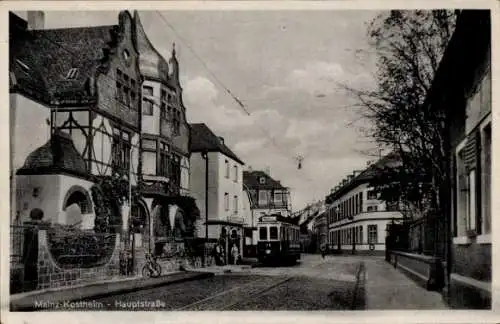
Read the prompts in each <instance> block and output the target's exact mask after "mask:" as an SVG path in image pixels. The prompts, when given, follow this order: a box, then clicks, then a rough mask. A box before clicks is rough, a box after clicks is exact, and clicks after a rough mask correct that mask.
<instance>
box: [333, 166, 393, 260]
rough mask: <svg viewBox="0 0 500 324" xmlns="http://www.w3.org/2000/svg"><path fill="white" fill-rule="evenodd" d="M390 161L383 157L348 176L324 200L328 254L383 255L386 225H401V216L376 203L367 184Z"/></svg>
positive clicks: (374, 195) (390, 206)
mask: <svg viewBox="0 0 500 324" xmlns="http://www.w3.org/2000/svg"><path fill="white" fill-rule="evenodd" d="M389 159H392V157H391V156H386V157H384V158H382V159H381V160H379V161H378V162H376V163H375V164H374V165H372V166H370V167H369V168H367V169H366V170H364V171H362V172H355V173H353V174H352V175H350V176H348V177H347V178H346V179H344V180H343V181H342V182H341V184H339V185H338V186H337V187H336V188H335V189H334V190H333V191H332V192H331V193H330V195H329V196H328V197H327V201H328V203H329V204H328V207H327V209H326V211H325V215H326V220H327V224H328V245H329V249H330V250H331V251H334V250H336V251H345V252H347V251H349V252H352V253H358V254H383V253H384V251H385V238H386V228H387V225H389V224H391V223H393V222H396V221H400V220H401V219H402V218H403V214H402V213H401V212H400V211H399V210H398V206H392V205H388V204H387V203H385V202H383V201H381V200H379V199H378V197H377V194H376V193H375V191H374V190H373V188H371V187H370V185H369V183H370V180H371V179H372V177H373V175H374V172H376V169H377V168H378V167H379V166H380V165H381V164H384V163H387V161H388V160H389Z"/></svg>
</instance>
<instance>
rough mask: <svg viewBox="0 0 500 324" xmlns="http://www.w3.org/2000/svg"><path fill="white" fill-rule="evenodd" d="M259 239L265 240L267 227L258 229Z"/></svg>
mask: <svg viewBox="0 0 500 324" xmlns="http://www.w3.org/2000/svg"><path fill="white" fill-rule="evenodd" d="M259 239H260V240H261V241H267V227H261V228H260V230H259Z"/></svg>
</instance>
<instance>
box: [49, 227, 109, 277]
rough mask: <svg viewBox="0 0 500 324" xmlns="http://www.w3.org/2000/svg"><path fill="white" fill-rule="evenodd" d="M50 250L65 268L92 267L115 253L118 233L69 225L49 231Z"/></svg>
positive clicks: (58, 262) (104, 261)
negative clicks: (98, 231)
mask: <svg viewBox="0 0 500 324" xmlns="http://www.w3.org/2000/svg"><path fill="white" fill-rule="evenodd" d="M47 234H48V241H49V250H50V253H51V254H52V256H53V258H54V260H55V261H56V263H57V264H58V265H59V266H61V267H63V268H75V267H84V268H90V267H95V266H99V265H102V264H105V263H106V262H107V261H108V260H109V259H110V258H111V255H112V254H113V251H114V247H115V241H116V234H113V233H95V232H93V231H85V230H80V229H78V228H74V227H71V226H67V225H58V224H57V225H54V226H53V227H52V228H50V229H49V230H48V231H47Z"/></svg>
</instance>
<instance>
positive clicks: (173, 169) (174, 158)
mask: <svg viewBox="0 0 500 324" xmlns="http://www.w3.org/2000/svg"><path fill="white" fill-rule="evenodd" d="M169 171H170V174H169V178H170V181H172V183H173V184H174V185H176V186H177V187H178V188H179V187H180V185H181V158H180V157H179V156H178V155H175V154H171V155H170V170H169ZM228 209H229V200H228Z"/></svg>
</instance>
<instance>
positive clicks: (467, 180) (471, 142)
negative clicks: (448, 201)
mask: <svg viewBox="0 0 500 324" xmlns="http://www.w3.org/2000/svg"><path fill="white" fill-rule="evenodd" d="M478 137H479V132H473V133H471V134H469V136H468V137H467V138H466V139H465V140H464V141H463V142H462V143H460V145H459V146H458V147H457V152H456V161H457V166H456V170H457V177H458V179H457V181H456V182H457V188H456V195H455V200H456V207H457V219H456V222H457V224H456V226H455V227H456V231H457V235H458V236H465V235H466V234H468V233H469V232H470V233H471V234H473V233H477V232H478V231H477V230H479V232H480V231H481V228H479V229H478V228H477V221H478V219H479V217H478V216H479V215H478V212H479V213H481V210H479V209H478V203H479V202H478V201H477V200H478V191H479V190H480V188H479V187H480V186H478V185H477V182H478V178H477V177H478V174H477V167H478V166H477V162H478V161H477V152H478V150H479V146H480V145H481V142H480V141H479V140H478ZM479 180H480V179H479ZM481 227H482V226H481Z"/></svg>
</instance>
